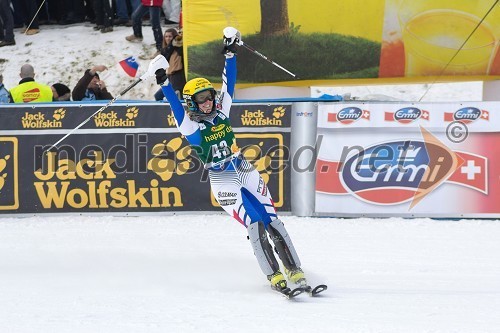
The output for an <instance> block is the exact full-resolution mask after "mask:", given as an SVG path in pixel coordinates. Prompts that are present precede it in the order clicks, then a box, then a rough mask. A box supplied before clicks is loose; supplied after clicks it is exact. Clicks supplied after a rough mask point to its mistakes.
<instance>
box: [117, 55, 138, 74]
mask: <svg viewBox="0 0 500 333" xmlns="http://www.w3.org/2000/svg"><path fill="white" fill-rule="evenodd" d="M120 66H122V68H123V70H124V71H125V73H127V75H129V76H131V77H135V75H136V74H137V69H138V68H139V63H138V62H137V61H136V60H135V57H128V58H127V59H123V60H122V61H120Z"/></svg>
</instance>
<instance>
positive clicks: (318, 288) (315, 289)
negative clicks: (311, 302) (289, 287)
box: [301, 284, 328, 297]
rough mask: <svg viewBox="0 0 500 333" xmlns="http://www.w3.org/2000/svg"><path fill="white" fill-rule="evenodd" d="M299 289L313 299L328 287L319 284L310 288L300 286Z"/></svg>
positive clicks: (308, 286)
mask: <svg viewBox="0 0 500 333" xmlns="http://www.w3.org/2000/svg"><path fill="white" fill-rule="evenodd" d="M301 288H303V289H304V291H305V292H306V293H308V294H309V296H312V297H314V296H317V295H318V294H319V293H321V292H323V291H325V290H327V289H328V286H327V285H326V284H319V285H317V286H316V287H312V286H310V285H305V286H302V287H301Z"/></svg>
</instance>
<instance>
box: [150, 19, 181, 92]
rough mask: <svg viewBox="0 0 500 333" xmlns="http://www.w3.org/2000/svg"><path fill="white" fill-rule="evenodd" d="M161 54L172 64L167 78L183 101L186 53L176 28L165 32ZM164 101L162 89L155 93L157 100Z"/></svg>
mask: <svg viewBox="0 0 500 333" xmlns="http://www.w3.org/2000/svg"><path fill="white" fill-rule="evenodd" d="M161 54H162V55H163V56H164V57H165V58H166V59H167V60H168V62H169V64H170V67H169V68H168V70H167V77H168V80H169V81H170V84H171V85H172V88H174V91H175V93H176V94H177V96H178V97H179V99H181V94H182V90H183V89H184V85H185V84H186V75H185V74H184V59H183V55H184V53H183V51H182V35H179V34H178V33H177V30H175V29H174V28H169V29H167V30H166V31H165V34H164V35H163V47H162V49H161ZM162 99H163V92H162V91H161V89H160V90H158V91H157V92H156V93H155V100H157V101H160V100H162Z"/></svg>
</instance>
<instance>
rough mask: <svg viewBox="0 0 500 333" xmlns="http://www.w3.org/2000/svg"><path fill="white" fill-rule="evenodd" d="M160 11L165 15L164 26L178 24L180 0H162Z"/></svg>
mask: <svg viewBox="0 0 500 333" xmlns="http://www.w3.org/2000/svg"><path fill="white" fill-rule="evenodd" d="M162 9H163V13H164V14H165V24H175V25H178V24H179V19H180V16H181V0H163V5H162Z"/></svg>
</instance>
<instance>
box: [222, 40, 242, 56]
mask: <svg viewBox="0 0 500 333" xmlns="http://www.w3.org/2000/svg"><path fill="white" fill-rule="evenodd" d="M223 38H224V48H223V49H222V52H221V53H222V54H226V53H229V52H231V53H234V54H236V53H237V51H236V46H237V45H238V42H239V41H240V40H239V39H238V38H234V37H233V38H226V37H225V36H224V37H223Z"/></svg>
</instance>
